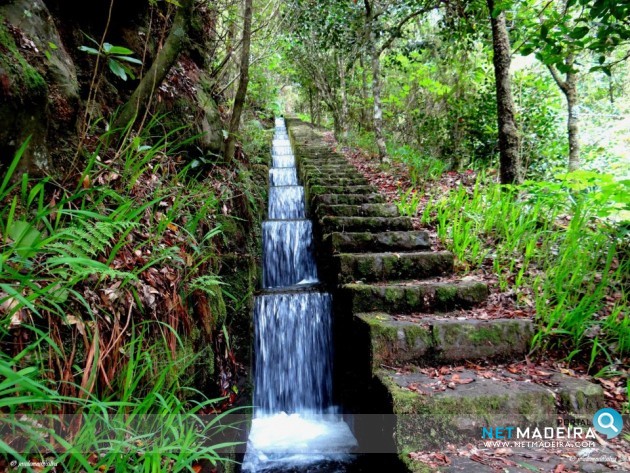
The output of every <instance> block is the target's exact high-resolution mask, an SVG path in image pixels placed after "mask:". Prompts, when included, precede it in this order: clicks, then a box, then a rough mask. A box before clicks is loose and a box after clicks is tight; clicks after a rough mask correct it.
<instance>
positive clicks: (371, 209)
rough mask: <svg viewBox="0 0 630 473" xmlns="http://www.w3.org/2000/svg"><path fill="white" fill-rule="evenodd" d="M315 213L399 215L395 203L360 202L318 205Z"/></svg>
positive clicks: (324, 214)
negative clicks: (355, 203) (357, 203)
mask: <svg viewBox="0 0 630 473" xmlns="http://www.w3.org/2000/svg"><path fill="white" fill-rule="evenodd" d="M315 215H317V216H318V217H320V218H321V217H325V216H326V215H331V216H335V217H398V216H400V213H399V212H398V207H396V206H395V205H394V204H359V205H326V204H321V205H318V206H317V208H316V209H315Z"/></svg>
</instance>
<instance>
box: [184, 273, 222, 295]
mask: <svg viewBox="0 0 630 473" xmlns="http://www.w3.org/2000/svg"><path fill="white" fill-rule="evenodd" d="M221 284H225V283H224V282H222V281H221V280H220V279H219V277H218V276H215V275H213V274H210V275H205V276H199V277H196V278H195V279H193V280H192V281H190V283H189V284H188V289H189V290H190V292H193V291H196V290H199V291H203V292H205V293H206V294H208V295H211V296H215V295H216V294H217V288H218V286H220V285H221Z"/></svg>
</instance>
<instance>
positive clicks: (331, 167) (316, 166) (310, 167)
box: [299, 161, 361, 176]
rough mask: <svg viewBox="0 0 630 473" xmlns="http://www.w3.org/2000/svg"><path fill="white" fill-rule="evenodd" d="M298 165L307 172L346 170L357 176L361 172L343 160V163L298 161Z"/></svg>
mask: <svg viewBox="0 0 630 473" xmlns="http://www.w3.org/2000/svg"><path fill="white" fill-rule="evenodd" d="M299 166H300V167H301V168H302V169H304V171H308V172H315V173H317V172H321V173H324V172H330V171H343V172H348V173H353V174H356V175H357V176H360V175H361V174H359V171H357V168H355V167H354V166H352V165H350V163H348V162H345V163H343V164H342V163H337V164H321V163H313V162H308V163H306V162H303V161H302V162H300V163H299Z"/></svg>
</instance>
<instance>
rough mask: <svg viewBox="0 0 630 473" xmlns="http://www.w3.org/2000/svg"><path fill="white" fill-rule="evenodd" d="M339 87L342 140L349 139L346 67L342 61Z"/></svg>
mask: <svg viewBox="0 0 630 473" xmlns="http://www.w3.org/2000/svg"><path fill="white" fill-rule="evenodd" d="M339 87H340V88H341V123H340V126H341V138H342V139H343V140H344V141H345V140H346V139H348V94H347V93H346V67H345V64H344V61H343V60H342V59H340V60H339Z"/></svg>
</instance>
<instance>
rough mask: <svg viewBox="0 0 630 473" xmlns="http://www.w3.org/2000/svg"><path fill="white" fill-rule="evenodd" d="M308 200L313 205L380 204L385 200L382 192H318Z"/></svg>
mask: <svg viewBox="0 0 630 473" xmlns="http://www.w3.org/2000/svg"><path fill="white" fill-rule="evenodd" d="M309 202H311V203H312V205H313V206H317V205H320V204H324V205H360V204H380V203H383V202H385V197H383V195H382V194H377V193H372V194H333V193H329V194H318V195H314V196H313V197H312V199H309Z"/></svg>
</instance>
